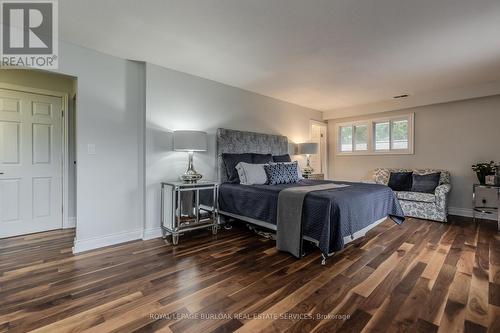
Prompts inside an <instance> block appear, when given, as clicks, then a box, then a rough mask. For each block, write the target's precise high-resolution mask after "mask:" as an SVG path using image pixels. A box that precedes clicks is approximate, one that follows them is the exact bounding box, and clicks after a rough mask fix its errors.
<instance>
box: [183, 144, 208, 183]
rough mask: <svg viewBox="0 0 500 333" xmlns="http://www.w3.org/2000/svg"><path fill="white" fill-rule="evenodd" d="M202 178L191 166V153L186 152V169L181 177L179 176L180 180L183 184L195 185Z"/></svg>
mask: <svg viewBox="0 0 500 333" xmlns="http://www.w3.org/2000/svg"><path fill="white" fill-rule="evenodd" d="M202 177H203V176H202V175H200V174H199V173H198V172H196V170H195V169H194V165H193V152H192V151H190V152H188V168H187V170H186V172H184V174H183V175H181V177H180V178H181V180H182V181H183V182H185V183H196V182H197V181H198V180H200V179H201V178H202Z"/></svg>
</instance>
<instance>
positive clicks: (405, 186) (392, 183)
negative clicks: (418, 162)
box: [387, 172, 413, 191]
mask: <svg viewBox="0 0 500 333" xmlns="http://www.w3.org/2000/svg"><path fill="white" fill-rule="evenodd" d="M412 175H413V172H391V175H390V177H389V183H388V184H387V186H389V187H390V188H391V189H392V190H393V191H411V182H412Z"/></svg>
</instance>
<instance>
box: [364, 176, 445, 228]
mask: <svg viewBox="0 0 500 333" xmlns="http://www.w3.org/2000/svg"><path fill="white" fill-rule="evenodd" d="M409 171H413V173H415V174H419V175H426V174H429V173H435V172H441V178H440V179H439V186H438V187H436V190H435V192H434V194H431V193H418V192H395V193H396V196H397V197H398V199H399V203H400V204H401V207H402V208H403V211H404V213H405V215H406V216H411V217H417V218H421V219H426V220H434V221H440V222H446V221H447V215H448V196H449V193H450V191H451V184H450V173H449V172H448V171H446V170H437V169H375V171H374V172H373V175H372V177H373V179H372V180H373V181H374V182H375V183H377V184H383V185H387V184H388V183H389V177H390V175H391V172H409Z"/></svg>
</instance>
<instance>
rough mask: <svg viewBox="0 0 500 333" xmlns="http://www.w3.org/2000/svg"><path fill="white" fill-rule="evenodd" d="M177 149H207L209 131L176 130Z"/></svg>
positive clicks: (175, 146) (175, 145) (175, 148)
mask: <svg viewBox="0 0 500 333" xmlns="http://www.w3.org/2000/svg"><path fill="white" fill-rule="evenodd" d="M174 150H175V151H206V150H207V133H205V132H201V131H175V132H174Z"/></svg>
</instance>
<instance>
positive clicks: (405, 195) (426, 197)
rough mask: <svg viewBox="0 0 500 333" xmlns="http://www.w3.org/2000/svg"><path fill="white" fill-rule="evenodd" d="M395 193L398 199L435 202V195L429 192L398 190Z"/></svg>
mask: <svg viewBox="0 0 500 333" xmlns="http://www.w3.org/2000/svg"><path fill="white" fill-rule="evenodd" d="M395 193H396V197H397V198H398V199H400V200H406V201H417V202H436V196H435V195H434V194H430V193H420V192H406V191H400V192H395Z"/></svg>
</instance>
